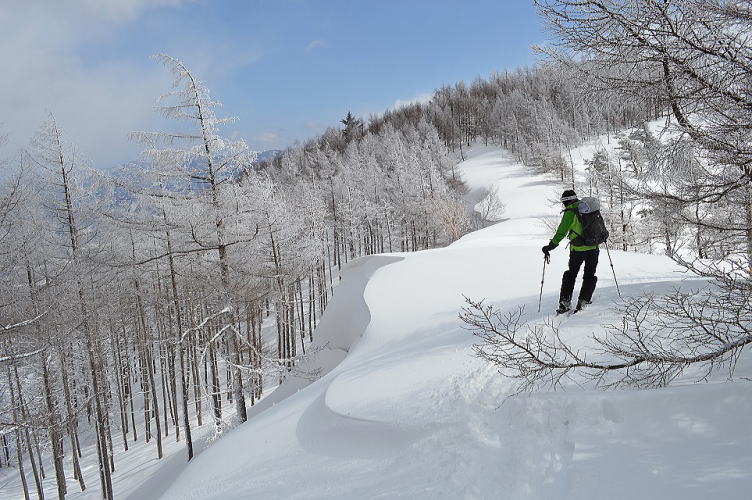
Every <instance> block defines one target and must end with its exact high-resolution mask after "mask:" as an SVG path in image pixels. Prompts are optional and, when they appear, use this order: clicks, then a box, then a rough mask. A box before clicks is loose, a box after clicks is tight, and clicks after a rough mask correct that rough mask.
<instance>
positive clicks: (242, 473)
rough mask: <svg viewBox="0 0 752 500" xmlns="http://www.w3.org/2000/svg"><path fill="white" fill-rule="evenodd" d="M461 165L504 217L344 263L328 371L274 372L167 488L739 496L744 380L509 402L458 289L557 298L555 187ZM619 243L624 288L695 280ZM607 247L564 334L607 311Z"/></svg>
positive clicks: (173, 494)
mask: <svg viewBox="0 0 752 500" xmlns="http://www.w3.org/2000/svg"><path fill="white" fill-rule="evenodd" d="M575 153H577V152H575ZM460 169H461V171H462V172H463V177H464V178H465V180H466V182H467V183H468V185H469V186H470V187H471V190H476V189H481V188H484V187H485V188H488V187H491V186H492V185H493V184H496V185H498V186H499V192H500V195H501V198H502V200H503V201H504V203H505V205H506V212H505V217H507V220H505V221H503V222H501V223H499V224H496V225H494V226H492V227H489V228H486V229H484V230H481V231H477V232H475V233H472V234H470V235H467V236H466V237H464V238H462V239H461V240H459V241H458V242H456V243H455V244H453V245H451V246H449V247H447V248H443V249H436V250H429V251H423V252H418V253H413V254H397V255H393V256H372V257H367V258H362V259H358V260H356V261H355V262H353V263H351V264H350V265H349V266H348V268H347V269H346V271H345V273H344V279H343V282H342V285H341V286H340V287H339V288H338V289H337V291H336V293H335V295H334V298H333V301H332V303H331V304H330V307H329V308H328V309H327V311H326V313H325V316H324V318H323V320H322V322H321V324H320V326H319V330H318V332H317V333H318V334H319V336H320V338H323V339H325V340H326V342H325V343H324V344H325V348H323V349H321V350H320V351H319V353H318V354H317V355H316V356H314V357H312V359H311V360H310V361H309V366H308V368H315V367H317V366H318V367H319V368H320V369H321V370H322V372H324V373H326V375H325V376H323V377H322V378H321V379H319V380H317V381H316V382H314V383H312V384H311V385H309V386H307V387H305V388H302V387H303V386H304V385H305V383H304V382H303V381H301V380H300V379H296V380H294V381H293V383H290V384H283V385H282V386H281V387H280V390H279V394H278V395H277V396H276V397H273V396H274V395H272V396H270V399H269V401H270V403H271V402H274V403H276V404H274V405H271V404H270V403H269V404H267V405H265V406H266V409H265V410H264V411H261V412H258V411H257V412H256V413H255V414H254V416H253V417H252V418H251V419H250V420H249V421H248V422H247V423H245V424H243V425H241V426H239V427H238V428H236V429H235V430H233V431H232V432H230V433H228V434H227V435H226V436H224V437H223V438H222V439H220V440H219V441H218V442H216V443H215V444H213V445H212V446H211V447H210V448H209V449H208V450H206V451H205V452H204V453H202V454H201V455H199V456H198V457H196V459H195V460H194V461H193V462H192V463H191V464H189V466H188V467H187V468H186V470H185V471H184V472H183V473H182V475H180V476H179V478H178V479H177V480H176V482H175V483H174V484H173V485H172V486H171V487H170V488H169V490H168V491H167V492H166V493H165V495H164V497H163V498H167V499H208V498H214V499H230V498H265V499H269V498H280V499H282V498H342V499H345V498H347V499H352V498H397V497H412V498H431V499H433V498H509V499H520V498H522V499H548V498H571V499H575V498H576V499H588V498H593V499H595V498H599V499H600V498H625V499H626V498H677V499H678V498H681V499H691V498H698V499H700V498H703V499H705V498H747V496H746V494H747V493H748V491H749V489H750V488H751V487H752V477H751V475H752V433H750V430H749V421H750V417H752V390H750V389H751V388H752V385H751V384H750V383H749V382H747V381H744V380H738V379H737V381H731V382H728V381H724V380H723V378H720V379H718V380H713V381H712V382H711V383H706V384H692V383H689V382H690V381H679V383H677V384H676V385H674V386H672V387H670V388H667V389H662V390H650V391H635V390H622V391H613V392H604V391H600V390H596V389H594V388H592V387H577V386H572V387H569V388H568V389H567V391H562V392H556V393H537V394H531V395H521V396H515V397H512V398H509V399H506V400H505V397H506V396H507V395H509V394H510V392H511V391H513V390H514V385H513V383H512V382H511V381H509V380H506V379H504V378H503V377H501V376H500V375H499V374H498V373H497V372H496V370H495V369H494V368H493V367H492V366H489V365H488V364H487V363H486V362H484V361H482V360H479V359H477V358H475V357H473V355H472V345H473V343H474V341H475V339H474V338H473V337H472V335H471V334H470V333H469V332H467V331H466V330H464V329H463V328H462V323H461V322H460V321H459V320H458V317H457V314H458V311H459V309H460V307H461V306H462V304H463V297H462V295H463V294H464V295H466V296H469V297H472V298H486V299H487V300H488V301H490V302H491V303H493V304H495V305H498V306H499V307H502V308H506V307H508V308H513V307H517V306H518V305H525V307H526V311H527V313H528V314H527V316H526V317H527V319H528V320H529V321H537V320H540V319H541V318H543V317H544V316H545V315H546V314H547V313H548V312H550V311H551V310H553V309H554V307H555V304H556V301H557V297H558V286H559V282H560V277H561V272H562V271H563V270H564V267H565V265H566V251H565V250H563V249H557V251H555V252H554V253H553V258H552V261H551V265H550V267H549V271H548V276H547V277H546V283H545V288H544V294H543V308H542V310H543V311H544V312H543V313H536V312H535V311H536V309H537V302H538V292H539V286H540V273H541V265H542V260H541V253H540V247H541V246H542V245H543V244H544V243H545V242H546V241H547V240H548V238H549V237H550V230H549V229H548V228H547V225H546V221H548V223H549V224H551V223H553V222H555V220H556V219H558V206H557V205H555V204H551V203H550V202H549V200H555V199H556V198H557V197H558V194H559V192H560V190H561V188H560V187H559V186H558V185H557V184H554V183H552V182H550V181H548V180H547V179H545V178H543V177H538V176H534V175H530V174H529V172H528V171H527V170H526V169H525V168H524V167H522V166H520V165H518V164H516V163H515V162H514V160H513V159H511V157H510V156H508V155H507V154H506V153H505V152H503V151H500V150H498V149H495V148H480V147H477V148H475V149H474V150H472V151H471V155H470V159H469V160H467V161H465V162H464V163H462V164H461V165H460ZM552 220H553V222H552ZM612 257H613V260H614V266H615V269H616V272H617V273H618V278H619V284H620V286H621V288H622V293H624V294H635V295H636V294H640V293H641V292H642V291H644V290H646V289H649V290H654V291H661V290H662V289H668V288H669V287H672V286H693V285H697V284H698V282H696V281H694V282H691V281H690V282H687V281H686V276H685V275H682V274H680V273H679V272H677V271H678V269H677V268H676V267H675V265H674V264H673V263H672V262H671V261H670V260H668V259H667V258H665V257H661V256H651V255H638V254H626V253H623V252H618V251H612ZM602 258H603V262H602V263H601V266H600V268H599V279H600V280H599V287H598V290H597V291H596V295H595V303H594V304H593V306H591V308H589V309H588V310H587V311H586V313H585V314H582V315H577V316H572V317H570V318H566V319H561V320H558V321H561V322H562V324H561V328H562V332H563V334H564V335H565V336H566V337H567V338H568V339H570V340H572V341H576V342H580V341H581V342H582V343H583V344H586V343H587V340H586V339H587V337H588V336H589V335H590V334H591V333H592V332H593V331H596V330H598V329H599V328H600V325H601V324H602V323H604V322H608V321H612V320H614V319H615V318H616V316H615V315H614V313H613V312H612V311H611V310H610V307H609V306H610V304H612V303H613V301H614V300H615V299H616V289H615V287H614V283H613V278H612V277H611V276H610V268H609V267H608V263H607V261H606V259H605V255H603V257H602ZM747 361H748V360H747V359H743V360H742V366H741V367H740V370H741V372H742V373H743V374H749V373H750V371H749V370H745V368H746V367H748V365H749V363H747ZM301 388H302V389H301ZM298 389H301V390H298ZM296 391H297V392H296ZM283 396H285V397H283ZM502 402H503V404H502Z"/></svg>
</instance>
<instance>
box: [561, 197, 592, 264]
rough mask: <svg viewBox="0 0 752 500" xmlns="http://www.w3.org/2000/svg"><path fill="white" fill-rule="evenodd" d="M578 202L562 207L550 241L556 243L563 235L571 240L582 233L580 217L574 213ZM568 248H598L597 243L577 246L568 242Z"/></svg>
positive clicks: (580, 250) (578, 250) (582, 250)
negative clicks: (561, 212)
mask: <svg viewBox="0 0 752 500" xmlns="http://www.w3.org/2000/svg"><path fill="white" fill-rule="evenodd" d="M579 204H580V202H579V201H576V202H574V203H572V204H571V205H569V206H568V207H567V208H566V209H564V213H563V215H562V216H561V223H559V227H558V228H557V229H556V234H554V237H553V238H551V243H553V244H554V245H558V244H559V242H561V240H563V239H564V237H565V236H569V240H570V241H571V240H573V239H575V238H576V237H577V236H578V235H580V234H582V224H581V223H580V218H579V217H577V214H576V213H575V211H576V210H577V205H579ZM569 248H570V249H572V250H573V251H575V252H584V251H586V250H594V249H596V248H598V245H595V246H587V245H586V246H577V245H572V244H571V243H570V244H569Z"/></svg>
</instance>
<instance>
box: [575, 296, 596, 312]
mask: <svg viewBox="0 0 752 500" xmlns="http://www.w3.org/2000/svg"><path fill="white" fill-rule="evenodd" d="M590 304H592V302H591V301H589V300H585V299H577V308H576V309H575V311H582V310H583V309H585V308H586V307H587V306H588V305H590Z"/></svg>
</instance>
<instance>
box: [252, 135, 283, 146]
mask: <svg viewBox="0 0 752 500" xmlns="http://www.w3.org/2000/svg"><path fill="white" fill-rule="evenodd" d="M279 138H280V137H279V134H277V133H276V132H264V133H263V134H261V135H257V136H256V137H254V138H253V140H254V142H256V143H258V144H261V145H264V146H270V145H272V146H274V145H276V144H277V142H278V141H279Z"/></svg>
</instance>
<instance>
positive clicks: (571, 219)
mask: <svg viewBox="0 0 752 500" xmlns="http://www.w3.org/2000/svg"><path fill="white" fill-rule="evenodd" d="M561 202H562V203H563V204H564V210H563V211H562V217H561V223H559V227H558V228H557V229H556V234H554V237H553V238H551V241H550V242H549V243H548V245H546V246H544V247H543V248H542V250H543V254H544V255H545V258H546V259H548V258H550V255H549V252H550V251H551V250H553V249H554V248H556V247H557V246H559V242H561V240H563V239H564V238H565V237H567V236H568V237H569V240H570V244H569V269H567V270H566V271H564V276H562V278H561V292H560V294H559V308H558V309H557V310H556V312H557V313H558V314H562V313H565V312H567V311H569V310H570V309H571V308H572V305H571V304H572V292H573V291H574V282H575V280H576V279H577V273H579V272H580V266H582V263H583V262H584V263H585V271H584V274H583V276H582V287H581V288H580V295H579V297H578V298H577V307H576V310H577V311H579V310H581V309H582V308H583V307H584V306H585V305H587V304H590V303H591V301H592V298H593V292H594V291H595V284H596V283H597V282H598V277H597V276H596V275H595V269H596V268H597V267H598V253H599V252H600V250H599V249H598V245H595V246H587V245H585V246H578V245H575V244H573V242H572V240H574V239H575V238H577V236H579V235H581V234H582V223H581V222H580V218H579V217H578V212H577V210H578V209H577V206H578V205H579V202H580V201H579V199H578V198H577V193H575V192H574V190H572V189H567V190H566V191H564V193H563V194H562V195H561Z"/></svg>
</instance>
